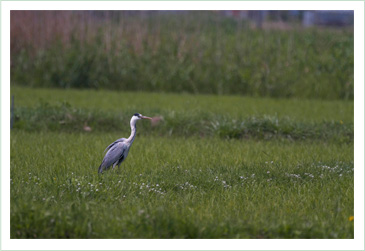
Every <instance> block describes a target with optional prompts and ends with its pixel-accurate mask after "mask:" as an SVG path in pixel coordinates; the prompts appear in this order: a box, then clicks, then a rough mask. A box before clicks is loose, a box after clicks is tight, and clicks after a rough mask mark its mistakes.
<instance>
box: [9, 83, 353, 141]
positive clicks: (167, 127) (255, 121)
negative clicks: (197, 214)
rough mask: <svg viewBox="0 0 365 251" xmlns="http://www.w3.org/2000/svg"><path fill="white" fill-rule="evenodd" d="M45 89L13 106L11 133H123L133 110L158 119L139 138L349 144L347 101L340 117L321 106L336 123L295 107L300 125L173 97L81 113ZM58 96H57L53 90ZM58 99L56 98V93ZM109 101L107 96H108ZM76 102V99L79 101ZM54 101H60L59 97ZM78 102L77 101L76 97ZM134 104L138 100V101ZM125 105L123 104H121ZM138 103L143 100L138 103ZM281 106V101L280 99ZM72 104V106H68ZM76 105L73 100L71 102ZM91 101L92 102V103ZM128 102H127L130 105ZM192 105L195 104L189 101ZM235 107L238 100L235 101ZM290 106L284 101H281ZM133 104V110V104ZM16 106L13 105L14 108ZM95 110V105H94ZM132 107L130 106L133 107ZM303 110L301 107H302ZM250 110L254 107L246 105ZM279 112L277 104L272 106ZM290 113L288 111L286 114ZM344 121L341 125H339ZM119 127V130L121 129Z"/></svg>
mask: <svg viewBox="0 0 365 251" xmlns="http://www.w3.org/2000/svg"><path fill="white" fill-rule="evenodd" d="M50 92H51V91H49V92H45V93H43V94H40V93H38V96H39V98H43V101H42V99H40V100H41V101H39V100H38V102H39V103H38V104H37V105H35V106H29V107H21V106H20V107H16V108H15V111H14V116H15V122H14V129H22V130H27V131H65V132H83V131H84V126H89V127H91V128H92V130H94V131H96V132H113V131H114V132H120V133H123V134H128V133H129V126H128V124H129V120H130V117H131V114H134V113H135V112H137V111H140V112H142V111H141V110H143V114H147V115H149V116H155V117H157V119H158V120H159V121H156V123H153V124H152V125H153V126H152V127H151V126H150V124H149V123H141V125H139V127H141V128H142V130H141V131H142V133H143V134H148V135H152V134H153V135H160V136H162V135H164V136H199V137H209V136H218V137H221V138H237V139H240V138H246V139H247V138H256V139H265V140H269V139H278V138H282V139H288V140H306V139H312V140H324V141H338V142H341V143H346V142H347V143H350V142H353V136H354V129H353V120H351V115H350V116H349V115H348V114H346V113H347V112H349V111H352V110H353V106H352V104H351V103H348V106H347V107H346V108H343V110H342V111H343V114H342V115H345V116H342V117H341V114H340V113H339V111H338V110H336V109H335V108H336V107H337V106H338V103H337V102H333V103H332V102H329V103H327V109H328V110H329V111H330V110H335V111H336V113H337V116H339V118H342V119H343V120H341V119H338V120H337V121H334V120H323V118H324V117H323V116H321V118H322V120H309V121H308V120H305V119H304V118H305V117H303V113H305V110H308V111H312V107H313V103H308V106H304V105H302V106H301V108H300V109H298V113H299V112H300V114H301V115H300V116H302V120H301V121H297V120H295V119H292V118H291V117H289V116H278V114H277V113H276V112H275V113H274V114H265V113H263V114H260V113H258V114H257V113H256V114H250V113H249V114H247V115H246V114H244V113H245V111H246V107H245V106H243V107H241V108H236V109H237V110H238V111H237V113H236V114H240V115H235V114H234V113H231V114H230V113H229V112H227V113H221V114H220V113H213V112H212V110H214V105H215V103H214V102H212V101H211V99H212V97H210V96H205V97H196V99H199V100H200V103H202V104H205V106H207V107H208V106H211V107H210V109H209V110H202V109H198V108H197V107H196V106H195V109H194V110H188V111H187V110H185V109H186V107H184V104H186V103H187V102H189V98H191V97H189V96H187V95H186V96H185V97H184V98H183V99H180V100H179V101H177V100H175V101H173V100H174V99H175V98H176V95H173V97H171V99H170V100H169V101H168V102H166V99H167V98H168V96H169V95H163V94H160V95H157V94H155V95H154V100H153V102H156V101H158V100H165V103H170V104H171V105H167V107H166V108H165V107H163V106H161V105H160V104H158V105H155V106H154V107H148V106H146V107H143V106H142V107H143V108H142V107H141V108H129V107H126V108H125V109H124V110H123V111H118V110H117V109H115V108H114V110H115V111H105V110H104V109H96V108H93V109H87V108H77V107H73V106H72V105H71V104H70V103H68V102H67V101H66V100H69V101H70V102H72V101H73V99H72V98H67V97H65V98H66V100H63V101H62V102H61V101H56V100H57V96H56V95H55V94H51V95H52V96H53V97H54V98H53V99H52V101H51V102H52V104H50V103H48V102H45V101H44V99H45V98H46V97H47V96H46V95H48V94H50ZM13 93H16V94H17V95H19V96H20V105H22V104H27V103H28V101H27V99H26V100H22V97H26V96H28V97H32V98H31V99H30V98H28V100H29V101H30V102H34V101H35V100H36V99H35V98H34V97H35V96H36V95H35V94H36V93H37V90H31V89H24V90H21V89H18V90H16V91H15V92H13ZM56 93H58V92H56ZM67 94H68V95H69V96H70V97H72V96H79V95H80V94H83V93H82V92H81V93H80V92H79V91H72V92H71V91H67ZM108 94H110V93H108V92H104V93H103V92H101V93H98V94H97V93H96V92H94V93H87V94H86V95H85V97H86V96H87V97H88V98H89V99H93V100H98V99H97V98H96V96H102V95H104V96H105V95H108ZM128 95H130V94H124V93H119V94H117V95H115V99H116V102H118V100H119V99H122V100H124V98H127V97H128ZM146 95H148V94H133V98H129V100H130V101H132V100H134V101H133V104H134V105H137V106H135V107H139V104H140V103H141V101H142V100H143V99H144V97H145V96H146ZM60 96H61V97H62V95H60ZM111 97H112V96H111ZM79 98H80V97H79ZM59 100H61V98H60V97H59ZM81 100H83V98H82V99H81ZM107 100H108V102H112V103H113V100H112V99H107ZM138 100H140V101H138ZM239 101H241V103H245V102H247V101H246V100H245V99H244V98H240V100H239ZM124 102H125V100H124ZM142 102H143V101H142ZM259 102H261V104H256V107H260V106H263V107H268V106H269V105H270V103H271V102H273V100H269V99H268V100H262V101H259ZM282 102H283V103H285V101H282ZM74 103H75V102H74ZM76 103H77V102H76ZM93 103H94V102H89V105H90V106H93V105H92V104H93ZM95 103H98V102H97V101H95ZM131 103H132V102H131ZM192 103H194V104H196V102H194V101H192ZM234 103H235V102H234V100H231V99H229V98H227V99H221V100H220V102H219V103H218V107H222V106H223V107H229V106H231V107H234ZM237 103H238V102H237ZM286 103H287V104H290V101H287V102H286ZM125 105H127V102H125ZM134 105H133V106H134ZM18 106H19V105H18ZM94 106H95V104H94ZM133 106H132V107H133ZM171 106H172V107H174V106H175V107H176V108H178V107H180V109H179V110H172V109H171ZM303 108H304V109H303ZM251 109H253V110H255V107H253V108H252V107H251ZM278 110H279V106H278ZM326 112H327V111H325V110H322V111H321V113H320V114H319V115H321V114H325V113H326ZM292 113H293V114H294V112H292ZM344 121H345V122H344ZM123 125H125V126H123Z"/></svg>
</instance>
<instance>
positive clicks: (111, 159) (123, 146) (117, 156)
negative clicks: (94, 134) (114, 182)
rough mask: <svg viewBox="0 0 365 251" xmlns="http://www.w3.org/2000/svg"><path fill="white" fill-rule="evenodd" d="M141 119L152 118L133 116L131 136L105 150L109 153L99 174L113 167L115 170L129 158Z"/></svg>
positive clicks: (101, 165)
mask: <svg viewBox="0 0 365 251" xmlns="http://www.w3.org/2000/svg"><path fill="white" fill-rule="evenodd" d="M139 119H151V118H149V117H145V116H142V115H141V114H139V113H136V114H134V115H133V117H132V119H131V122H130V125H131V135H130V136H129V138H128V139H126V138H121V139H117V140H116V141H114V142H113V143H111V144H110V145H109V146H108V147H107V148H106V149H105V151H107V152H106V154H105V156H104V159H103V161H102V162H101V164H100V166H99V173H102V172H103V171H104V170H107V169H109V168H110V166H113V169H114V168H115V166H116V165H118V167H119V166H120V164H122V162H123V161H124V160H125V159H126V158H127V156H128V152H129V149H130V148H131V146H132V143H133V141H134V138H135V136H136V123H137V120H139ZM105 151H104V152H105Z"/></svg>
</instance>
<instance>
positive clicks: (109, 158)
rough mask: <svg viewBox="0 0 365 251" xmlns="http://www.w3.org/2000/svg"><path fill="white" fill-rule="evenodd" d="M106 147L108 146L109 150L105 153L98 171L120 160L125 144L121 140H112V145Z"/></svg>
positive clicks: (122, 156)
mask: <svg viewBox="0 0 365 251" xmlns="http://www.w3.org/2000/svg"><path fill="white" fill-rule="evenodd" d="M108 148H109V150H108V152H107V153H106V154H105V157H104V159H103V162H101V165H100V167H99V171H102V170H103V169H107V168H108V167H110V166H111V165H113V164H114V163H116V162H119V161H120V160H122V159H123V158H124V153H125V150H126V148H127V146H126V144H124V143H123V142H114V143H113V145H112V146H110V147H108Z"/></svg>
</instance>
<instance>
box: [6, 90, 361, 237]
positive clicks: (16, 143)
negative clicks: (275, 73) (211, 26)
mask: <svg viewBox="0 0 365 251" xmlns="http://www.w3.org/2000/svg"><path fill="white" fill-rule="evenodd" d="M11 94H12V95H14V96H15V111H14V112H15V115H16V119H15V122H14V129H13V130H12V132H11V145H10V147H11V177H10V178H11V238H353V237H354V228H353V227H354V222H353V221H352V220H351V218H350V217H351V216H353V215H354V194H353V192H354V169H353V168H354V162H353V161H354V159H353V158H354V157H353V151H354V145H353V102H350V101H318V100H295V99H269V98H248V97H238V96H219V97H217V96H209V95H180V96H179V95H174V94H147V93H133V92H127V93H117V92H107V91H103V92H96V91H75V90H54V89H53V90H52V89H49V90H42V89H27V88H19V87H16V88H14V87H12V89H11ZM42 100H43V101H42ZM130 101H133V103H129V102H130ZM135 112H140V113H142V114H145V115H148V116H160V115H163V117H164V120H163V121H162V122H161V124H160V125H157V126H155V127H152V126H151V125H150V124H149V123H148V122H146V121H140V122H139V123H138V132H137V137H136V140H135V142H134V143H133V146H132V149H131V151H130V153H129V155H128V158H127V160H126V161H125V162H124V163H123V164H122V166H121V168H120V169H117V170H114V171H108V172H105V173H104V174H102V175H98V174H97V167H98V166H99V164H100V162H101V160H102V158H103V151H104V149H105V147H106V146H107V145H108V144H110V143H111V142H112V141H113V140H115V139H117V138H120V137H125V136H128V134H129V128H128V120H129V118H130V117H131V115H132V114H133V113H135ZM67 117H68V118H69V120H66V119H67ZM78 117H80V118H78ZM181 117H183V119H181ZM255 119H256V120H255ZM195 120H197V122H195V123H192V122H191V121H195ZM227 121H228V122H227ZM252 121H253V122H252ZM60 122H61V123H60ZM85 122H87V123H88V125H90V126H91V127H92V129H93V130H92V131H91V132H85V131H83V130H82V126H83V125H84V123H85ZM208 122H209V123H210V122H213V126H209V123H208ZM223 122H226V124H225V125H226V126H222V127H219V125H218V124H217V123H223ZM254 122H255V123H254ZM250 123H251V124H250ZM110 124H111V125H110ZM202 125H205V126H203V127H202ZM238 125H241V127H236V131H234V132H235V133H236V134H232V131H231V127H232V126H233V127H235V126H238ZM201 127H202V129H197V128H201ZM217 127H218V129H216V131H214V128H217ZM253 128H256V129H257V130H253ZM172 129H173V130H172ZM212 130H213V131H212ZM225 130H226V131H225ZM237 135H238V136H237Z"/></svg>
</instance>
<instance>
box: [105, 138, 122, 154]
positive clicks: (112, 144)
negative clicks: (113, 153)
mask: <svg viewBox="0 0 365 251" xmlns="http://www.w3.org/2000/svg"><path fill="white" fill-rule="evenodd" d="M125 140H126V138H120V139H117V140H116V141H114V142H113V143H111V144H110V145H109V146H108V147H107V148H105V150H104V152H106V151H107V150H109V149H110V148H112V146H114V145H115V144H116V143H119V142H124V141H125Z"/></svg>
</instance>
